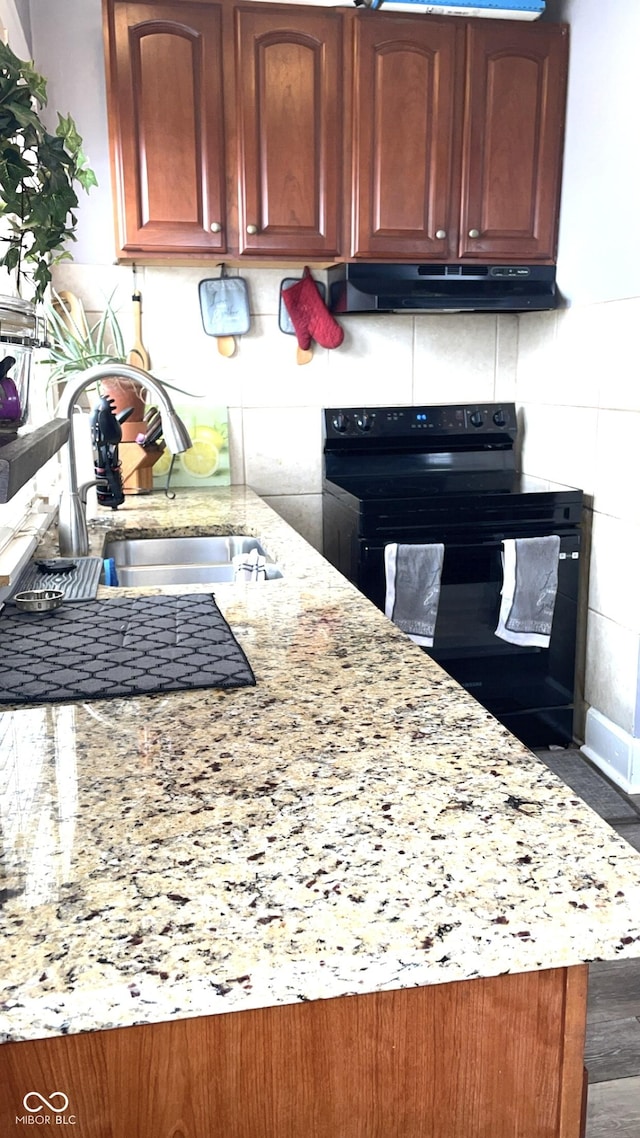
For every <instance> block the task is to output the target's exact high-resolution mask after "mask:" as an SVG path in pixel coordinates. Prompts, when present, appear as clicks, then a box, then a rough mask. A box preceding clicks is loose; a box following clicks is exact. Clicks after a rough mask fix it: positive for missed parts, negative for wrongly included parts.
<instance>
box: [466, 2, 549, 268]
mask: <svg viewBox="0 0 640 1138" xmlns="http://www.w3.org/2000/svg"><path fill="white" fill-rule="evenodd" d="M567 50H568V36H567V30H566V28H564V27H561V26H558V25H554V24H539V25H535V26H534V27H531V26H527V27H526V28H523V27H522V25H518V24H517V23H515V24H509V23H508V22H502V21H500V22H496V23H493V22H491V21H486V20H477V21H469V23H468V25H467V57H466V58H467V74H466V106H465V128H464V144H463V164H462V203H461V213H460V243H459V254H460V257H464V258H467V257H476V258H479V259H482V260H487V259H488V260H491V259H493V260H495V259H496V258H497V257H498V258H499V257H501V256H504V257H507V258H511V259H512V260H513V259H514V258H520V259H522V260H528V259H536V260H552V259H553V258H554V255H555V250H556V228H557V212H558V199H559V192H560V170H561V163H562V144H563V138H564V108H565V84H566V72H567Z"/></svg>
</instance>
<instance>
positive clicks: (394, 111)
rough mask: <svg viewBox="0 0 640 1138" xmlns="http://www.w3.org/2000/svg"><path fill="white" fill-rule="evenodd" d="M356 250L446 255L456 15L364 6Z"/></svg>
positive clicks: (453, 215)
mask: <svg viewBox="0 0 640 1138" xmlns="http://www.w3.org/2000/svg"><path fill="white" fill-rule="evenodd" d="M353 28H354V72H353V131H354V135H353V187H352V189H353V193H352V215H351V216H352V228H351V255H352V256H353V257H369V258H375V257H414V258H421V257H442V258H443V259H445V258H446V256H447V251H448V247H449V240H450V226H451V221H452V219H453V221H454V223H456V222H457V214H458V211H457V209H456V203H455V201H454V200H452V161H453V153H454V146H455V142H456V139H458V145H459V132H458V130H457V119H456V111H455V108H456V82H455V79H456V43H457V40H458V38H459V37H458V33H459V26H458V23H457V21H456V20H451V19H449V20H448V21H438V20H429V19H424V17H421V18H420V19H418V20H416V18H415V17H414V16H409V17H408V18H406V17H405V18H403V17H402V16H398V15H395V16H385V15H384V14H381V13H379V12H360V11H358V12H357V13H356V17H355V19H354V21H353Z"/></svg>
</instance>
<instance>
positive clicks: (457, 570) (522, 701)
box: [357, 531, 580, 746]
mask: <svg viewBox="0 0 640 1138" xmlns="http://www.w3.org/2000/svg"><path fill="white" fill-rule="evenodd" d="M510 536H517V537H524V536H528V535H526V534H522V533H518V534H517V535H510ZM397 540H398V541H401V540H402V538H401V537H398V538H397ZM414 540H415V537H414ZM423 540H425V541H428V540H431V541H435V540H437V539H436V538H435V537H431V538H425V539H423ZM501 553H502V536H501V537H500V538H486V539H484V538H483V539H479V540H473V538H470V539H469V540H468V541H464V542H461V541H455V542H452V543H449V542H446V541H445V553H444V563H443V568H442V578H441V590H440V603H439V606H438V617H437V621H436V627H435V635H434V641H433V647H432V648H429V649H427V652H428V654H429V655H430V656H432V657H433V659H435V660H437V661H438V662H439V663H440V664H441V665H442V667H443V668H444V669H445V670H446V671H447V672H449V674H450V675H452V676H453V678H454V679H456V680H457V681H458V683H460V684H461V685H462V686H463V687H464V688H466V689H467V690H468V691H469V692H470V693H471V694H472V695H474V696H475V697H476V699H478V700H479V701H480V703H482V704H483V705H484V706H485V707H487V708H488V709H489V710H490V711H491V712H492V713H493V714H494V715H496V717H497V718H498V719H500V720H501V721H502V722H503V723H505V724H506V726H508V727H510V729H511V730H512V731H513V732H514V734H516V735H517V736H518V737H519V738H521V739H524V741H525V742H527V743H528V745H529V746H546V745H548V744H549V743H550V742H564V743H567V742H570V741H571V738H572V729H573V710H572V708H573V689H574V677H575V651H576V641H575V638H576V624H577V605H578V586H579V566H580V561H579V556H580V533H579V531H572V532H571V533H570V534H566V535H561V544H560V562H559V566H558V592H557V596H556V603H555V608H554V616H553V626H552V630H551V639H550V645H549V647H548V648H537V647H522V646H520V645H515V644H510V643H508V642H507V641H505V640H502V639H501V638H500V637H498V636H496V634H495V630H496V628H497V625H498V615H499V611H500V600H501V589H502V557H501ZM357 584H358V587H359V588H360V589H361V590H362V592H363V593H365V594H366V596H368V597H369V599H370V600H372V601H373V602H374V604H376V605H377V606H378V607H379V608H381V609H382V610H383V611H384V600H385V578H384V544H382V543H373V542H368V541H365V540H362V541H361V542H360V558H359V580H358V582H357ZM561 709H565V710H564V711H561ZM533 713H535V717H537V718H539V717H540V716H542V718H543V720H544V725H543V727H542V728H541V730H540V731H538V730H537V729H535V730H532V729H529V727H528V726H527V724H528V723H529V720H530V719H531V717H532V714H533ZM549 723H551V724H553V730H550V728H549Z"/></svg>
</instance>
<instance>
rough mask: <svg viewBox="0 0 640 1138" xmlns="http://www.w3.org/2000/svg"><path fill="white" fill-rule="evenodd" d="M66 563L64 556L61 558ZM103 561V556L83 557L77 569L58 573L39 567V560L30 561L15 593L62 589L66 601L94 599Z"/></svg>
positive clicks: (79, 560)
mask: <svg viewBox="0 0 640 1138" xmlns="http://www.w3.org/2000/svg"><path fill="white" fill-rule="evenodd" d="M61 560H62V561H63V564H64V560H65V559H64V558H62V559H61ZM102 565H103V561H102V558H101V557H81V558H78V564H77V566H76V568H75V569H70V570H68V572H65V573H56V571H55V570H51V569H39V568H38V565H37V562H35V561H30V562H29V564H28V565H27V566H26V567H25V569H24V571H23V572H22V573H21V574H20V579H19V581H18V584H17V585H16V587H15V589H14V590H13V595H14V596H15V594H16V593H23V592H25V590H26V589H62V591H63V593H64V599H65V601H88V600H92V599H93V598H94V597H95V595H96V593H97V592H98V584H99V582H100V574H101V572H102Z"/></svg>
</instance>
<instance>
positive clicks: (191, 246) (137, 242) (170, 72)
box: [105, 0, 226, 255]
mask: <svg viewBox="0 0 640 1138" xmlns="http://www.w3.org/2000/svg"><path fill="white" fill-rule="evenodd" d="M105 13H106V19H107V44H108V57H107V74H108V80H109V91H108V95H109V112H110V131H111V147H112V160H113V173H114V183H115V190H116V195H117V203H116V214H117V218H116V225H117V231H118V238H119V245H120V251H121V252H122V253H123V254H124V255H127V254H134V253H136V252H139V251H142V252H160V251H161V252H169V253H171V252H180V253H183V252H199V251H202V252H205V251H218V252H222V251H224V250H225V248H226V234H225V159H224V137H223V114H222V112H223V96H222V70H221V69H222V38H221V9H220V6H219V5H215V4H211V5H210V4H207V5H203V4H199V3H195V4H193V3H180V4H179V5H176V4H175V3H168V4H156V3H147V4H138V3H122V2H120V0H106V4H105Z"/></svg>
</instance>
